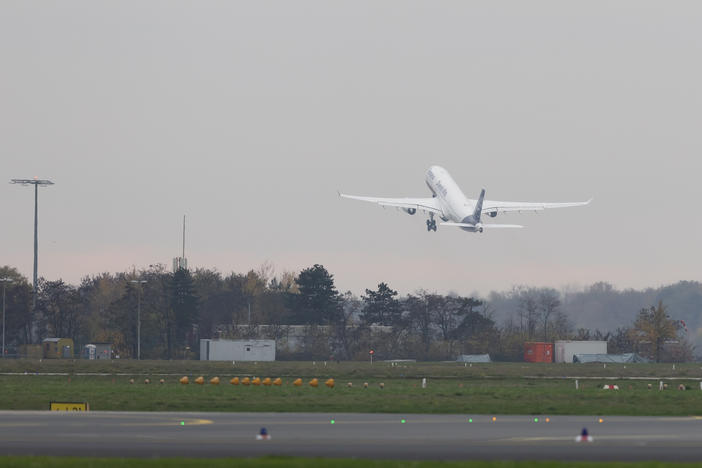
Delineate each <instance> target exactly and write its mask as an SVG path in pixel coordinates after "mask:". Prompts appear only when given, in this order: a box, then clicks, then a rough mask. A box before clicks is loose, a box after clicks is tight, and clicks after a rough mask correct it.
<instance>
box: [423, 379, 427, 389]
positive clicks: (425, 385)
mask: <svg viewBox="0 0 702 468" xmlns="http://www.w3.org/2000/svg"><path fill="white" fill-rule="evenodd" d="M422 388H427V378H426V377H422Z"/></svg>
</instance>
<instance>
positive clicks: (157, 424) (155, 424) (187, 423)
mask: <svg viewBox="0 0 702 468" xmlns="http://www.w3.org/2000/svg"><path fill="white" fill-rule="evenodd" d="M181 421H184V422H185V426H204V425H207V424H214V421H212V420H211V419H173V420H169V421H163V422H133V423H128V422H127V423H119V424H118V426H125V427H133V426H141V427H162V426H180V423H181Z"/></svg>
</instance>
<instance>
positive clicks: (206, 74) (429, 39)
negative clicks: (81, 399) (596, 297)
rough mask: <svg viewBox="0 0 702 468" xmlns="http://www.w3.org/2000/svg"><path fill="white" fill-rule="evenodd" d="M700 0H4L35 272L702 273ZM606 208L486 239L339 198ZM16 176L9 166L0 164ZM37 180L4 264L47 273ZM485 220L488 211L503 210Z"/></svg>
mask: <svg viewBox="0 0 702 468" xmlns="http://www.w3.org/2000/svg"><path fill="white" fill-rule="evenodd" d="M701 13H702V6H701V5H700V3H699V2H693V1H690V2H684V1H678V2H663V1H660V2H646V1H639V0H636V1H626V2H611V1H601V2H597V1H582V2H562V1H548V2H524V1H514V2H497V1H485V2H466V1H443V2H442V1H423V2H417V1H408V0H401V1H377V0H372V1H358V0H353V1H346V2H344V1H342V2H329V1H326V0H321V1H278V2H268V1H249V2H233V1H221V2H214V1H187V2H179V1H172V0H169V1H162V2H157V1H142V0H139V1H101V2H94V1H92V0H91V1H84V2H80V1H70V0H69V1H61V2H39V1H26V0H17V1H11V0H5V1H3V2H1V3H0V67H1V70H2V73H1V74H0V160H1V161H2V164H1V167H2V170H1V171H0V173H1V174H2V178H4V179H5V180H7V181H9V179H11V178H31V177H34V176H37V177H40V178H49V179H51V180H53V181H54V182H55V184H56V185H54V186H52V187H49V188H45V189H41V190H40V194H39V208H40V213H39V274H40V275H41V276H44V277H46V278H48V279H58V278H63V279H64V280H67V281H70V282H72V283H77V282H78V281H79V279H80V278H81V277H82V276H84V275H87V274H97V273H100V272H103V271H110V272H115V271H124V270H127V269H131V268H132V267H136V268H137V269H138V268H142V267H147V266H148V265H149V264H154V263H164V264H167V265H168V266H169V268H170V263H171V259H172V257H175V256H178V255H179V253H180V249H181V223H182V216H183V214H187V216H188V233H187V240H186V242H187V246H186V256H187V257H188V260H189V264H190V266H191V267H207V268H217V269H218V270H219V271H221V272H223V273H228V272H231V271H236V272H246V271H247V270H249V269H252V268H256V267H257V266H259V265H260V264H261V263H262V262H264V261H266V260H268V261H271V262H273V264H274V265H275V267H276V271H277V272H281V271H282V270H295V271H299V270H300V269H302V268H306V267H309V266H311V265H313V264H315V263H321V264H323V265H324V266H325V267H327V268H328V269H329V270H330V272H331V273H332V274H334V275H335V278H336V284H337V286H338V287H339V289H341V290H351V291H353V292H356V293H360V292H362V291H363V289H365V288H374V287H375V286H376V285H377V284H378V283H379V282H380V281H385V282H387V283H388V284H389V285H390V286H391V287H393V288H395V289H398V290H399V291H400V292H401V293H403V294H404V293H408V292H412V291H414V290H415V289H417V288H425V289H428V290H436V291H438V292H457V293H460V294H470V293H472V292H480V293H483V294H484V293H487V292H489V291H490V290H493V289H505V288H509V287H511V286H512V285H518V284H526V285H535V286H554V287H563V286H566V285H581V286H582V285H587V284H590V283H592V282H594V281H600V280H603V281H609V282H612V283H614V284H615V285H616V286H617V287H620V288H625V287H635V288H641V287H646V286H658V285H661V284H667V283H672V282H675V281H678V280H681V279H691V280H699V279H700V276H699V275H700V273H699V272H700V263H701V262H700V260H701V259H702V249H700V242H701V239H702V220H701V219H702V218H701V217H700V214H699V211H700V201H701V200H702V184H701V183H700V168H701V167H702V163H701V162H700V155H702V127H701V124H702V92H701V91H700V87H701V86H702V55H701V54H702V27H700V24H702V16H701ZM432 164H439V165H442V166H444V167H445V168H446V169H447V170H448V171H449V172H450V173H451V174H452V176H453V178H454V179H455V180H456V181H457V182H458V184H459V185H460V186H461V187H462V189H463V191H464V192H465V193H466V195H468V196H471V197H475V196H477V194H478V193H479V191H480V189H481V188H483V187H484V188H485V189H486V190H487V196H488V198H490V199H497V200H516V201H576V200H585V199H588V198H590V197H594V201H593V203H592V204H591V205H590V206H587V207H583V208H570V209H564V210H551V211H548V212H543V213H539V214H511V215H504V216H499V217H498V218H496V219H495V220H494V222H502V223H519V224H525V225H526V228H525V229H522V230H499V231H491V232H485V233H484V234H482V235H479V234H470V233H466V232H463V231H461V230H457V229H452V228H442V227H441V226H439V230H438V232H436V233H434V232H432V233H428V232H427V231H426V226H425V223H424V218H423V217H422V216H421V215H419V214H418V215H415V216H408V215H406V214H404V213H401V212H397V211H395V210H392V209H387V210H384V209H382V208H380V207H377V206H374V205H371V204H366V203H362V202H357V201H351V200H342V199H339V198H338V196H337V189H338V190H342V191H345V192H347V193H352V194H358V195H374V196H390V197H397V196H415V197H424V196H428V195H429V191H428V189H427V188H426V186H425V183H424V173H425V171H426V169H427V168H428V167H429V166H430V165H432ZM0 182H1V181H0ZM33 202H34V200H33V194H32V189H31V188H30V187H22V186H15V185H10V184H5V183H2V184H0V210H1V213H2V220H4V223H3V226H2V237H1V242H0V264H8V265H12V266H15V267H17V268H18V269H19V270H20V271H21V272H22V273H23V274H25V275H26V276H27V277H30V278H31V275H32V246H33V243H32V242H33V241H32V229H33V227H32V223H33ZM490 221H492V220H490Z"/></svg>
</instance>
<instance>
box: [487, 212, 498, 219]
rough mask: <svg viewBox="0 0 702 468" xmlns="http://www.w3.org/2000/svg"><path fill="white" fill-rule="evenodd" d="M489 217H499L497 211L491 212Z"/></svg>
mask: <svg viewBox="0 0 702 468" xmlns="http://www.w3.org/2000/svg"><path fill="white" fill-rule="evenodd" d="M488 216H490V217H491V218H494V217H495V216H497V211H489V212H488Z"/></svg>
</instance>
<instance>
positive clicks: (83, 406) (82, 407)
mask: <svg viewBox="0 0 702 468" xmlns="http://www.w3.org/2000/svg"><path fill="white" fill-rule="evenodd" d="M49 410H51V411H88V410H90V405H89V404H88V403H87V402H80V403H78V402H67V401H52V402H51V403H50V404H49Z"/></svg>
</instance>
